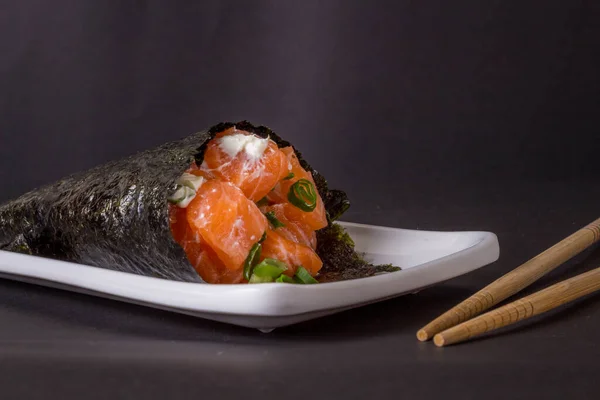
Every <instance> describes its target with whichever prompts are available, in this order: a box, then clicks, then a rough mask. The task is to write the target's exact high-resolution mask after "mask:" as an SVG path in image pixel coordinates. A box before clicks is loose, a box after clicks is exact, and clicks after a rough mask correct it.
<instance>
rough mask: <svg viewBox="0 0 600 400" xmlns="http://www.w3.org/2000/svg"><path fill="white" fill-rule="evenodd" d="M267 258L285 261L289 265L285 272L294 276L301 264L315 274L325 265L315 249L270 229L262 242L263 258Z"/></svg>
mask: <svg viewBox="0 0 600 400" xmlns="http://www.w3.org/2000/svg"><path fill="white" fill-rule="evenodd" d="M265 258H274V259H276V260H279V261H281V262H283V263H284V264H285V265H286V266H287V267H288V269H287V270H286V271H285V272H284V274H286V275H288V276H290V277H292V276H294V274H295V273H296V269H298V266H299V265H302V266H303V267H304V268H306V269H307V270H308V272H310V274H311V275H313V276H314V275H316V274H317V272H319V270H320V269H321V267H322V266H323V262H322V261H321V259H320V258H319V256H318V255H317V253H315V252H314V251H313V249H311V248H310V247H308V246H304V245H302V244H299V243H294V242H292V241H290V240H287V239H286V238H284V237H283V236H282V235H280V234H279V233H277V232H276V231H273V230H270V229H269V230H268V231H267V238H266V239H265V241H264V242H263V243H262V252H261V260H264V259H265Z"/></svg>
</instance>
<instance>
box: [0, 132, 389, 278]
mask: <svg viewBox="0 0 600 400" xmlns="http://www.w3.org/2000/svg"><path fill="white" fill-rule="evenodd" d="M233 125H234V124H233V123H221V124H218V125H216V126H214V127H213V128H211V129H209V130H208V131H205V132H199V133H196V134H193V135H191V136H188V137H186V138H184V139H181V140H178V141H174V142H170V143H166V144H164V145H162V146H160V147H157V148H155V149H151V150H147V151H144V152H141V153H138V154H135V155H132V156H130V157H127V158H123V159H121V160H117V161H113V162H109V163H107V164H104V165H101V166H98V167H96V168H93V169H90V170H88V171H84V172H81V173H78V174H74V175H71V176H69V177H66V178H64V179H62V180H60V181H58V182H55V183H52V184H50V185H47V186H45V187H42V188H40V189H37V190H34V191H31V192H29V193H26V194H24V195H22V196H21V197H19V198H17V199H15V200H13V201H11V202H8V203H6V204H3V205H1V206H0V250H7V251H13V252H20V253H26V254H32V255H36V256H42V257H48V258H54V259H59V260H64V261H71V262H76V263H81V264H86V265H92V266H96V267H101V268H107V269H112V270H117V271H123V272H129V273H134V274H139V275H145V276H152V277H157V278H164V279H169V280H176V281H186V282H202V279H201V278H200V277H199V276H198V274H197V273H196V272H195V270H194V268H193V267H192V266H191V264H190V263H189V262H188V260H187V258H186V256H185V253H184V251H183V249H182V248H181V247H180V246H179V245H178V244H177V243H176V242H175V241H174V239H173V237H172V236H171V232H170V229H169V212H168V203H167V197H168V196H169V195H170V194H172V193H173V191H174V190H175V181H176V180H177V178H179V176H180V175H181V174H182V173H183V172H184V171H185V170H186V169H187V168H188V167H189V165H190V163H191V162H192V161H193V160H194V159H195V160H196V162H197V163H198V164H200V163H201V162H202V158H203V154H204V149H205V148H206V144H207V143H208V141H209V140H210V139H212V138H213V137H214V135H216V134H217V133H218V132H221V131H223V130H224V129H227V128H229V127H231V126H233ZM235 125H236V127H237V128H238V129H243V130H246V131H250V132H253V133H255V134H258V135H260V136H262V137H267V136H269V137H271V139H273V140H274V141H275V142H276V143H277V144H278V145H279V146H280V147H284V146H288V145H290V143H289V142H286V141H285V140H283V139H281V138H280V137H279V136H278V135H277V134H275V133H274V132H273V131H271V130H270V129H269V128H266V127H263V126H258V127H255V126H253V125H251V124H250V123H248V122H245V121H244V122H239V123H237V124H235ZM296 151H297V150H296ZM297 153H298V151H297ZM298 156H299V159H300V162H301V164H302V166H303V167H304V168H306V169H307V170H309V171H311V172H312V173H313V176H314V178H315V182H316V184H317V189H318V191H319V193H320V194H321V196H322V197H323V199H324V202H325V207H326V209H327V213H328V218H329V220H330V222H331V224H330V227H328V228H325V229H323V230H321V231H320V232H318V237H319V240H320V241H322V243H320V244H319V248H318V249H317V252H318V253H319V255H320V256H321V257H322V258H323V261H324V265H323V269H322V277H323V279H324V280H327V281H331V280H342V279H353V278H360V277H365V276H370V275H373V274H374V273H377V272H383V271H390V268H389V266H374V265H372V264H369V263H366V262H365V261H363V260H362V258H361V257H360V256H359V255H358V254H357V253H356V252H354V249H353V246H352V245H351V244H349V242H348V241H347V240H346V238H345V236H343V235H342V234H341V233H340V232H341V231H340V228H339V226H338V225H336V224H333V221H335V220H336V219H337V218H339V216H340V215H342V214H343V213H344V211H346V209H347V208H348V207H349V204H350V203H349V201H348V199H347V197H346V194H345V193H344V192H342V191H338V190H329V189H328V187H327V181H326V180H325V179H324V177H323V176H322V175H321V174H319V173H318V172H317V171H315V170H314V169H313V168H312V167H311V166H310V165H309V164H308V163H307V162H306V161H305V160H304V159H302V156H301V154H299V153H298Z"/></svg>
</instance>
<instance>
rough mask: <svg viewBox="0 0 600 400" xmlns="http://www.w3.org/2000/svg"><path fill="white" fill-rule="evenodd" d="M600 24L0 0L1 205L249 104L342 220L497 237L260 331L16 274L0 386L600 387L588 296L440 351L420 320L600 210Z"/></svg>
mask: <svg viewBox="0 0 600 400" xmlns="http://www.w3.org/2000/svg"><path fill="white" fill-rule="evenodd" d="M599 20H600V3H598V2H597V1H594V0H589V1H582V0H580V1H574V0H571V1H458V2H450V1H408V0H399V1H366V0H365V1H343V0H337V1H334V0H330V1H312V0H311V1H306V0H303V1H275V0H273V1H241V0H239V1H233V0H230V1H198V2H192V1H177V2H174V1H173V2H168V1H133V0H131V1H84V0H73V1H65V0H60V1H42V0H20V1H17V0H13V1H0V188H2V190H0V201H2V200H7V199H9V198H12V197H14V196H16V195H18V194H20V193H22V192H23V191H25V190H29V189H32V188H34V187H37V186H39V185H41V184H44V183H48V182H50V181H52V180H55V179H58V178H60V177H61V176H63V175H65V174H69V173H71V172H75V171H77V170H81V169H84V168H88V167H91V166H93V165H97V164H99V163H102V162H105V161H107V160H110V159H112V158H116V157H121V156H124V155H127V154H131V153H132V152H136V151H139V150H143V149H146V148H149V147H153V146H155V145H158V144H161V143H163V142H165V141H167V140H172V139H177V138H180V137H182V136H185V135H187V134H189V133H192V132H195V131H198V130H203V129H205V128H208V127H209V126H212V125H214V124H216V123H218V122H220V121H224V120H230V121H237V120H241V119H247V120H250V121H251V122H253V123H256V124H264V125H268V126H269V127H271V128H272V129H274V130H275V131H277V132H278V133H280V134H281V135H283V136H284V137H286V138H287V139H289V140H290V141H292V142H293V143H295V144H296V146H297V147H298V148H299V149H300V150H301V151H302V152H303V153H304V154H305V155H306V158H307V159H308V160H309V161H310V162H311V164H313V165H314V166H315V167H316V168H317V169H318V170H320V172H322V173H323V174H324V175H325V176H326V177H328V179H329V181H330V182H331V184H332V186H335V187H338V188H343V189H344V190H346V191H347V192H348V193H349V195H350V197H351V199H352V201H353V206H352V208H351V210H350V211H349V212H348V214H347V216H346V218H345V219H346V220H352V221H356V222H365V223H374V224H381V225H388V226H396V227H403V228H411V229H415V228H416V229H435V230H451V229H476V230H480V229H481V230H490V231H493V232H495V233H497V234H498V236H499V239H500V245H501V252H502V256H501V259H500V261H498V262H497V263H494V264H493V265H490V266H488V267H486V268H483V269H482V270H480V271H477V272H474V273H472V274H469V275H467V276H464V277H460V278H457V279H455V280H452V281H450V282H448V283H445V284H444V285H440V286H439V287H435V288H432V289H428V290H426V291H423V292H422V293H420V294H419V295H417V296H407V297H403V298H400V299H396V300H391V301H387V302H384V303H380V304H377V305H373V306H369V307H366V308H364V309H360V310H354V311H350V312H346V313H342V314H340V315H337V316H333V317H330V318H325V319H323V320H318V321H314V322H310V323H307V324H302V325H300V326H296V327H291V328H286V329H283V330H281V331H276V332H275V333H273V334H272V335H274V336H266V337H265V336H264V335H261V334H258V333H257V332H253V331H252V332H250V331H248V330H244V329H238V328H235V327H229V326H226V325H221V324H217V323H212V322H208V321H201V320H200V321H199V320H196V319H193V318H188V317H182V316H173V315H170V314H167V313H163V312H160V311H155V310H147V309H144V308H142V307H136V306H130V305H123V304H120V303H116V302H111V301H106V300H100V299H95V298H89V297H86V296H80V295H76V294H71V293H65V292H61V291H58V290H51V289H44V288H38V287H35V286H29V285H25V284H18V283H14V282H10V281H4V280H3V281H0V326H1V328H0V372H2V374H0V382H2V384H3V387H5V388H8V390H9V392H8V393H13V394H14V397H15V398H16V397H19V396H28V397H29V398H34V397H56V398H66V397H68V396H70V395H76V394H78V395H81V393H86V396H87V398H105V397H106V396H108V395H110V396H113V397H123V396H127V395H129V394H131V393H132V391H134V390H137V391H140V392H143V393H144V396H145V397H146V398H153V397H154V396H158V397H157V398H160V397H162V398H165V396H167V395H173V396H176V395H177V396H180V397H181V396H184V395H186V394H192V393H202V394H205V395H210V394H212V395H216V394H220V395H223V396H226V395H229V396H232V398H233V397H239V396H242V395H248V394H249V393H251V391H252V390H255V391H257V392H258V393H260V394H262V395H263V396H267V397H269V396H273V397H275V396H278V397H279V396H281V395H282V394H285V395H288V396H291V397H294V396H297V397H298V398H305V397H306V396H315V395H316V394H318V393H321V394H325V395H327V396H328V397H332V396H342V397H347V398H355V397H357V396H362V395H367V394H368V395H371V396H376V398H383V397H385V395H386V394H387V395H390V396H392V395H393V396H394V398H397V396H398V395H401V394H405V395H406V396H408V397H407V398H413V397H417V396H419V397H420V398H425V397H429V396H434V395H438V396H439V395H446V396H448V395H450V394H454V395H457V396H458V395H460V396H461V397H463V398H464V397H466V398H471V397H470V396H483V395H485V396H486V397H488V398H507V397H511V396H513V398H518V397H520V396H523V397H524V398H527V397H529V398H536V397H538V396H545V397H546V398H548V397H557V398H561V397H564V396H567V395H571V396H573V397H574V398H596V397H597V394H596V395H594V393H595V391H596V390H597V389H598V384H597V383H596V381H597V379H596V378H595V375H597V374H596V372H597V371H594V369H596V370H597V368H596V367H597V365H598V362H597V360H598V356H600V350H599V349H598V348H597V346H596V344H595V342H596V337H597V335H598V334H599V333H600V322H599V321H598V315H599V314H598V311H600V305H599V304H596V302H594V301H593V299H592V300H585V301H583V302H582V303H578V305H576V306H573V307H571V308H569V310H570V311H560V312H556V313H554V314H553V315H551V316H549V317H545V318H543V319H541V320H540V321H537V322H535V323H531V324H526V325H527V327H526V328H523V329H512V330H510V332H509V333H508V334H503V335H499V336H497V337H494V338H490V339H487V340H481V341H475V342H473V343H469V344H466V345H462V346H457V347H453V348H448V349H435V348H434V347H433V346H432V345H429V344H426V345H423V344H420V343H417V342H416V340H415V339H414V333H415V331H416V329H418V328H419V327H420V326H421V325H422V324H424V323H426V322H427V321H429V320H430V319H432V318H433V317H435V316H437V315H438V314H439V313H440V312H442V311H443V310H445V309H447V308H448V307H450V306H452V305H454V304H455V303H456V302H458V301H460V300H461V299H463V298H464V297H465V296H467V295H469V294H471V293H472V292H474V291H476V290H478V289H479V288H481V287H482V286H484V285H486V284H487V283H489V282H490V281H491V280H493V279H495V278H497V277H499V276H500V275H501V274H503V273H505V272H507V271H508V270H510V269H512V268H514V267H515V266H517V265H518V264H519V263H521V262H523V261H525V260H527V259H528V258H530V257H532V256H534V255H536V254H537V253H538V252H539V251H542V250H543V249H545V248H547V247H549V246H550V245H552V244H553V243H555V242H556V241H558V240H560V239H561V238H563V237H564V236H566V235H568V234H569V233H571V232H573V231H574V230H575V229H577V228H579V227H580V226H582V225H584V224H586V223H588V222H590V221H592V220H593V219H595V218H597V217H598V208H599V207H597V206H596V204H597V202H598V200H597V199H598V198H600V178H599V176H600V175H599V174H600V161H599V160H600V152H599V150H600V138H599V137H598V134H599V133H598V125H599V123H600V113H599V112H598V106H599V105H600V97H599V96H600V78H599V73H598V71H599V70H600V24H599V23H598V21H599ZM599 259H600V254H599V253H598V251H595V252H594V250H591V251H590V252H587V253H585V254H584V255H582V256H581V257H579V258H577V259H576V260H574V261H572V262H570V263H569V265H570V267H565V269H563V270H562V271H569V273H571V274H573V273H576V272H581V271H583V270H586V269H589V268H590V267H591V266H593V265H595V266H598V262H597V261H598V260H599ZM561 274H562V273H556V274H551V275H550V276H549V277H547V279H546V278H544V279H546V280H542V281H541V282H540V283H539V285H538V286H534V287H533V288H531V290H537V289H539V288H540V287H543V286H545V285H548V284H549V283H551V282H552V281H553V280H554V281H555V280H556V279H563V278H564V277H565V276H563V275H561ZM536 285H537V284H536ZM305 335H307V336H308V338H307V337H305ZM302 373H304V374H305V375H304V377H305V380H306V381H304V382H303V381H302V379H299V378H298V374H302ZM294 376H295V378H294ZM298 380H300V381H299V382H298ZM32 382H37V383H38V385H37V386H35V385H33V384H32ZM519 388H521V389H519ZM11 391H14V392H11ZM532 396H533V397H532ZM588 396H589V397H588ZM9 397H10V396H9Z"/></svg>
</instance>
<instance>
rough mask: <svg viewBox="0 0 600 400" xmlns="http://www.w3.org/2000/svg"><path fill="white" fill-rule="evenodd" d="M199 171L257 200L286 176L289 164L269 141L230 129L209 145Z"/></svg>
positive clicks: (284, 156)
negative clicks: (233, 186)
mask: <svg viewBox="0 0 600 400" xmlns="http://www.w3.org/2000/svg"><path fill="white" fill-rule="evenodd" d="M201 169H202V170H204V171H207V172H209V173H210V174H212V175H214V176H215V177H217V178H219V179H222V180H226V181H228V182H231V183H233V184H234V185H235V186H237V187H239V188H240V189H241V190H242V192H243V193H244V195H245V196H246V197H248V198H249V199H250V200H252V201H258V200H260V199H262V198H263V197H264V196H266V195H267V193H269V191H271V189H273V187H274V186H275V185H276V184H277V182H279V181H280V180H281V179H282V178H283V177H285V176H286V175H287V174H288V173H289V171H290V165H289V163H288V159H287V157H286V155H285V154H284V153H282V152H281V151H280V150H279V148H278V147H277V144H275V142H273V141H272V140H269V139H263V138H261V137H259V136H257V135H254V134H251V133H249V132H245V131H241V130H237V129H235V128H229V129H227V130H225V131H223V132H220V133H219V134H217V135H216V136H215V138H214V139H213V140H211V141H210V142H209V143H208V146H207V148H206V151H205V152H204V161H203V163H202V166H201Z"/></svg>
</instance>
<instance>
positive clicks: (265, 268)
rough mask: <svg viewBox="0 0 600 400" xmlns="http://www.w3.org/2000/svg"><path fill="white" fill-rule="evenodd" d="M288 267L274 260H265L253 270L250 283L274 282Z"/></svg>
mask: <svg viewBox="0 0 600 400" xmlns="http://www.w3.org/2000/svg"><path fill="white" fill-rule="evenodd" d="M286 269H287V267H286V266H285V264H284V263H282V262H281V261H279V260H275V259H273V258H265V259H264V260H262V261H261V262H260V263H259V264H258V265H257V266H256V267H254V269H253V270H252V276H251V277H250V280H249V283H264V282H274V281H275V279H277V278H278V277H279V276H280V275H281V273H282V272H283V271H285V270H286Z"/></svg>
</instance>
